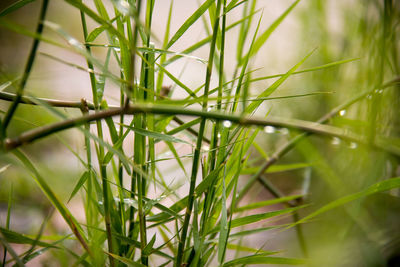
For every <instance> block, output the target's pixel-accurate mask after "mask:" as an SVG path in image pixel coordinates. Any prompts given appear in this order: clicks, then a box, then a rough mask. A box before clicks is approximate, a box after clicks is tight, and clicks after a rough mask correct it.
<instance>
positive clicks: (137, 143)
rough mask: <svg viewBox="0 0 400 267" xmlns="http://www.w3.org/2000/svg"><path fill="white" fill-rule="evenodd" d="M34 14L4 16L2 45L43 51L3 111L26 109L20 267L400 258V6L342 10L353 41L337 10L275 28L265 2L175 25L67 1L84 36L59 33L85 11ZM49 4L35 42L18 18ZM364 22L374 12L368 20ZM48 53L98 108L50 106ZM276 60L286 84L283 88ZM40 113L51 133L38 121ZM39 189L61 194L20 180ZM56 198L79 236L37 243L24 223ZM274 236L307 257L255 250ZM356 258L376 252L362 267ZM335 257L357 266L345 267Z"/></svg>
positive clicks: (14, 204) (12, 253)
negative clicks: (45, 69) (280, 48)
mask: <svg viewBox="0 0 400 267" xmlns="http://www.w3.org/2000/svg"><path fill="white" fill-rule="evenodd" d="M32 2H34V1H31V0H20V1H16V2H15V3H13V4H11V5H9V6H7V7H4V8H3V9H2V10H0V29H1V30H2V31H3V30H4V31H8V32H10V31H11V32H14V33H17V34H18V35H22V36H24V37H25V38H26V37H29V38H31V39H33V40H31V41H32V42H33V43H32V47H31V49H30V52H29V54H28V56H27V59H26V63H25V68H24V69H23V70H20V69H17V70H14V72H16V73H18V75H17V76H18V77H19V75H20V73H21V74H22V76H21V78H16V77H12V76H13V75H12V74H11V73H12V72H11V71H8V72H9V73H4V74H3V68H4V66H3V65H1V66H0V67H1V73H0V74H1V75H0V99H1V101H2V102H3V101H8V102H9V103H10V105H9V106H6V105H2V106H1V107H0V109H1V113H2V114H4V115H2V117H1V119H0V133H1V135H0V139H1V140H0V145H1V155H0V163H1V167H0V174H1V177H0V185H1V186H0V201H2V202H0V204H2V203H3V202H4V203H6V202H7V212H6V216H5V218H6V220H5V221H4V222H5V223H4V225H3V222H1V223H2V225H1V226H0V243H1V244H2V246H3V248H4V249H3V250H2V252H3V257H2V262H3V266H5V265H6V264H11V265H13V264H15V265H17V266H24V264H29V263H30V261H32V260H34V259H38V258H41V257H40V255H42V254H45V255H46V257H43V261H46V260H49V261H51V262H52V263H54V262H58V263H59V264H60V265H61V266H72V265H73V266H77V265H84V266H106V265H108V266H112V267H114V266H172V265H174V266H176V267H181V266H216V265H219V266H245V265H249V264H258V265H269V264H274V265H276V264H283V265H304V264H309V265H310V266H337V265H338V264H339V263H340V264H342V263H343V262H344V264H345V265H346V264H348V266H383V265H386V264H390V262H391V259H392V258H394V257H395V256H396V255H395V254H396V252H397V253H398V250H399V247H390V245H391V244H393V240H396V238H397V239H398V237H399V236H400V233H399V232H398V229H397V228H396V225H397V224H396V222H397V221H398V218H399V217H398V216H399V215H398V214H396V213H395V212H394V211H395V207H396V205H397V203H398V202H399V188H400V182H399V181H400V180H399V179H400V178H393V177H397V176H398V173H397V170H398V168H399V155H400V139H399V129H398V125H399V124H398V123H399V118H400V116H398V115H400V114H399V112H398V108H397V107H398V104H399V99H400V98H399V96H400V95H399V91H398V89H399V81H400V80H399V75H400V68H399V67H398V62H399V55H400V54H399V53H398V48H399V41H398V36H397V33H398V25H400V24H399V18H400V14H399V13H400V11H399V10H400V7H399V5H398V3H395V2H394V1H391V0H382V1H378V0H374V1H372V0H371V1H368V3H365V4H362V3H358V2H357V1H356V3H347V4H346V5H344V6H342V5H341V4H337V5H338V6H336V7H334V8H336V9H337V10H339V11H343V14H344V15H343V17H344V18H337V19H342V22H343V24H344V26H336V27H342V28H340V30H341V34H339V35H338V34H337V33H336V34H335V29H332V28H331V26H329V25H328V24H329V23H328V22H329V20H328V10H329V8H332V7H331V6H329V4H328V2H330V1H321V0H310V1H309V2H307V3H305V2H306V1H300V0H295V1H291V2H290V3H288V4H287V5H286V4H280V5H283V6H282V10H281V13H279V14H274V16H273V17H272V18H269V13H268V15H267V14H266V13H267V11H266V10H264V11H263V12H260V9H258V8H259V7H261V6H260V3H258V2H257V1H256V0H245V1H238V0H231V1H227V0H217V1H212V0H206V1H202V2H201V3H199V5H198V7H197V8H195V9H194V10H193V11H192V13H190V14H180V13H176V9H178V8H181V7H180V6H178V5H177V4H176V2H173V1H171V3H170V4H169V3H168V6H169V9H168V11H167V12H165V10H162V8H160V7H159V6H158V5H160V4H161V3H162V1H155V0H148V1H141V0H136V1H134V0H115V1H114V0H113V1H111V3H110V5H108V4H109V3H108V2H107V3H106V2H103V1H101V0H93V1H92V2H90V4H89V3H88V2H87V1H85V3H84V2H83V1H82V0H65V1H64V2H63V3H62V4H60V5H66V6H67V7H68V10H72V12H75V13H76V14H75V15H77V14H80V26H79V31H75V30H76V29H75V30H72V29H71V27H69V26H70V25H67V23H66V22H65V21H64V22H63V21H62V20H58V18H57V17H58V16H61V15H62V16H67V17H68V20H69V16H71V18H72V17H73V16H75V15H73V14H72V13H66V15H65V14H64V13H62V14H60V10H59V9H56V8H55V7H54V6H53V7H52V6H50V7H48V3H49V1H48V0H43V1H36V3H32ZM259 2H261V1H259ZM338 2H340V1H338ZM28 4H29V5H28ZM163 4H165V3H163ZM263 4H264V3H263ZM33 5H41V8H40V11H39V16H38V19H37V21H36V24H37V26H36V30H34V31H33V30H32V29H31V27H29V26H23V25H21V24H20V22H18V16H17V15H18V13H19V12H22V11H23V10H24V9H28V8H30V7H31V6H33ZM267 5H268V4H267ZM266 8H268V6H266ZM358 8H359V9H361V8H363V10H362V11H363V12H365V14H359V16H353V15H352V11H353V10H356V9H358ZM349 10H350V11H349ZM68 12H70V11H68ZM178 12H182V11H178ZM346 12H349V14H347V13H346ZM360 12H361V11H360ZM31 13H34V12H31ZM238 13H241V15H240V17H238V15H237V14H238ZM294 13H295V14H297V16H298V17H297V19H296V25H297V28H296V29H297V30H298V31H299V32H298V34H300V36H301V37H300V40H301V44H299V45H298V47H296V50H295V52H296V53H295V56H294V58H292V57H291V58H290V59H287V60H285V59H284V57H282V59H279V60H277V62H274V61H273V59H272V58H273V56H272V55H273V53H275V52H274V51H273V47H272V46H271V43H273V41H274V40H273V39H274V38H273V37H275V36H278V34H279V33H280V30H281V29H282V31H284V30H285V28H284V27H285V23H286V21H287V20H288V19H295V17H296V16H295V14H294ZM49 14H50V15H49ZM162 14H165V15H166V23H165V25H163V28H164V29H163V30H164V32H163V33H162V36H158V35H159V29H156V28H155V27H158V26H159V25H156V23H155V22H156V20H157V23H159V24H160V22H159V17H160V18H162V16H161V15H162ZM182 15H184V19H182V20H181V21H182V23H181V24H180V25H178V26H176V25H175V21H177V18H178V16H182ZM266 17H267V18H268V19H270V22H269V23H268V25H264V24H265V23H264V19H265V18H266ZM71 20H72V19H71ZM232 21H233V22H232ZM162 23H163V22H161V24H162ZM200 23H202V24H203V28H204V32H202V33H201V34H202V35H200V38H199V40H200V41H198V40H196V38H197V36H198V33H196V31H197V29H198V27H199V25H200ZM350 25H358V26H357V27H353V26H350ZM286 26H287V25H286ZM233 29H236V30H237V32H236V33H233V32H234V31H233ZM231 30H232V31H231ZM371 31H372V32H373V33H374V34H372V35H371V34H370V32H371ZM171 32H175V33H173V34H172V36H170V33H171ZM336 32H337V29H336ZM194 36H195V37H194ZM308 36H310V37H308ZM371 36H372V37H371ZM60 37H61V38H60ZM293 38H294V37H293ZM335 38H336V39H335ZM186 39H190V41H189V43H187V42H185V40H186ZM303 39H304V40H303ZM24 40H25V39H24ZM79 40H83V41H79ZM353 40H355V41H353ZM279 42H282V43H284V42H288V40H286V39H285V40H279ZM39 45H40V49H39ZM182 47H186V48H182ZM315 47H318V48H315ZM53 48H57V49H63V50H66V51H67V52H68V53H73V54H74V55H76V56H77V57H79V58H80V59H82V60H84V61H86V65H85V66H83V65H82V62H80V63H76V62H73V59H68V60H65V59H63V58H64V57H65V56H63V55H62V54H59V53H57V52H54V51H53V50H52V49H53ZM18 49H19V47H18ZM177 50H179V51H177ZM38 51H40V52H38ZM57 51H58V50H57ZM204 51H205V52H204ZM271 51H272V52H271ZM310 51H311V52H310ZM266 54H268V56H265V55H266ZM288 54H289V53H288ZM0 55H1V54H0ZM199 55H201V56H199ZM38 56H44V57H45V58H47V59H52V60H53V61H52V64H62V66H64V67H67V68H71V69H76V70H78V71H81V72H82V73H85V74H86V75H87V76H88V81H89V83H88V84H87V86H89V85H90V87H91V88H84V89H85V90H87V92H91V99H90V100H86V99H85V98H84V95H86V94H85V93H86V92H81V97H82V98H81V99H80V100H76V101H66V100H64V99H59V98H62V97H63V96H62V95H61V93H60V95H59V96H58V94H59V92H58V93H54V95H55V98H56V99H48V98H42V97H36V96H37V95H39V94H41V93H42V91H38V92H36V91H35V89H36V87H35V86H32V87H30V84H29V83H27V82H28V81H29V80H30V79H32V78H33V77H35V75H31V74H35V73H34V70H35V69H36V68H40V66H39V64H40V63H41V62H39V61H38V59H37V58H38ZM275 56H276V55H275ZM269 57H270V58H271V60H270V58H269ZM276 57H277V56H276ZM39 58H40V57H39ZM205 58H206V59H205ZM266 58H267V59H268V62H266V61H265V59H266ZM185 60H186V62H187V64H192V63H193V64H198V65H193V66H197V67H199V68H200V69H201V72H200V71H197V70H195V71H196V72H198V73H194V74H192V76H191V77H196V79H198V80H199V82H198V83H199V84H196V81H192V80H193V79H190V80H188V79H186V78H185V76H184V75H185V74H186V72H188V71H189V70H190V69H191V67H183V70H182V73H179V71H178V70H179V68H180V67H179V66H180V65H179V63H180V62H182V61H185ZM24 61H25V59H24ZM259 62H262V63H261V64H262V65H261V66H259V65H258V64H260V63H259ZM275 63H277V64H278V65H280V66H285V70H284V71H283V72H278V74H268V73H265V70H264V69H263V68H265V69H268V70H269V69H271V68H270V67H271V65H272V64H275ZM35 64H36V65H35ZM46 75H48V76H46V77H49V76H51V73H50V72H49V74H46ZM43 77H44V76H43ZM43 79H46V78H43ZM271 79H275V80H272V81H271V82H269V80H271ZM168 82H171V83H172V85H169V84H168ZM43 84H46V83H43ZM288 88H294V90H295V91H290V90H289V89H288ZM304 88H306V90H305V89H304ZM3 90H4V91H3ZM6 90H7V92H6ZM288 91H289V92H288ZM14 92H15V93H14ZM111 103H112V104H111ZM115 103H118V104H115ZM25 105H31V106H30V108H29V109H26V108H24V106H25ZM34 109H38V110H40V112H42V113H44V114H45V115H43V117H46V118H47V117H48V118H50V120H49V121H42V122H41V123H40V125H37V123H33V122H32V121H31V119H32V117H33V115H32V114H29V113H30V110H34ZM288 114H292V115H293V116H288ZM316 117H320V119H319V120H316V119H315V118H316ZM188 118H189V119H188ZM21 121H22V122H24V123H25V124H26V123H29V124H31V125H30V127H32V125H33V126H34V127H35V128H33V129H31V128H29V129H26V128H24V125H25V124H20V122H21ZM103 122H104V123H103ZM71 129H75V130H73V131H70V130H71ZM21 130H22V132H21ZM67 130H68V131H67ZM64 131H66V132H67V133H68V135H67V134H65V135H62V136H58V133H60V132H64ZM52 136H56V137H57V138H58V139H53V138H50V137H52ZM72 136H73V137H72ZM39 139H41V140H39ZM30 143H34V144H32V145H30ZM60 143H61V144H62V145H63V146H65V147H66V148H67V150H68V153H71V154H68V155H69V157H71V155H72V157H73V159H74V162H76V164H75V165H74V166H75V167H76V165H77V164H79V168H78V169H79V170H77V171H75V172H74V175H72V176H73V177H65V176H69V175H67V174H63V173H62V172H63V171H62V169H61V165H62V164H61V163H62V162H61V163H59V162H57V163H56V164H54V160H53V159H52V156H53V155H61V154H62V152H60V153H59V151H58V150H62V149H60V147H61V145H60ZM47 149H52V151H53V152H52V153H53V154H52V155H48V154H47V153H48V152H47V151H46V150H47ZM289 152H290V153H289ZM47 165H51V166H47ZM53 165H54V166H53ZM48 169H52V171H51V172H50V171H46V170H48ZM53 170H54V171H53ZM54 173H56V175H54ZM57 173H59V175H57ZM27 174H29V176H30V177H31V178H33V181H34V182H35V183H36V185H37V186H38V188H39V189H40V191H41V192H42V193H43V196H37V195H36V193H35V192H36V191H32V190H30V188H28V185H29V183H25V184H23V183H22V184H18V183H17V182H16V181H18V180H17V179H16V177H18V179H26V178H24V177H25V176H26V175H27ZM68 174H69V172H68ZM249 175H250V177H249ZM14 180H16V181H14ZM10 184H11V186H9V185H10ZM56 184H58V185H59V187H61V188H63V190H62V191H61V190H59V187H57V186H55V185H56ZM255 184H257V185H258V186H255ZM5 188H12V190H9V189H5ZM27 188H28V189H27ZM257 190H258V191H257ZM30 191H32V192H30ZM28 192H29V193H28ZM258 193H260V194H258ZM4 196H6V197H4ZM79 197H80V198H79ZM370 198H373V199H374V198H376V199H378V200H379V201H377V202H379V203H380V201H384V200H382V199H390V200H391V202H393V203H391V204H390V205H386V206H385V207H384V211H383V212H384V213H385V214H386V215H388V219H387V220H382V219H381V220H378V222H377V220H376V218H375V217H374V216H377V215H376V214H379V212H382V210H381V208H382V207H381V206H379V205H372V204H369V203H370V202H369V199H370ZM3 199H6V200H3ZM38 199H40V201H41V202H40V205H37V206H39V209H40V210H41V211H42V212H43V213H44V212H45V211H47V213H46V214H49V210H55V211H56V212H55V213H56V214H59V215H61V218H62V219H63V220H64V222H65V223H66V225H64V226H61V227H58V226H56V225H55V222H54V221H55V219H54V218H52V216H50V217H47V216H46V218H45V219H44V220H43V223H42V227H41V228H40V229H39V231H37V230H35V229H34V230H33V231H34V232H35V234H33V235H32V234H31V232H32V229H18V226H16V227H15V228H16V229H14V226H13V220H14V217H13V214H14V213H15V214H16V213H17V211H18V209H19V207H20V206H22V205H26V204H27V202H28V201H32V202H33V203H35V204H36V203H39V200H38ZM27 200H28V201H27ZM77 206H78V207H79V209H80V210H82V214H78V213H77V212H76V207H77ZM4 210H5V209H4ZM310 210H311V211H310ZM51 214H52V213H51ZM26 216H27V217H28V216H30V214H27V215H26ZM377 217H379V216H377ZM311 219H313V220H311ZM16 225H17V224H16ZM292 227H293V230H294V231H293V233H292V232H290V230H289V229H290V228H292ZM354 229H357V230H356V231H354ZM25 231H27V232H29V234H26V233H24V232H25ZM271 232H274V234H275V235H278V236H279V235H281V234H283V235H286V238H288V240H289V242H287V244H284V246H283V247H282V248H277V247H275V246H272V245H269V244H268V243H273V242H267V244H266V246H271V248H272V249H270V247H267V248H264V245H265V244H264V245H260V244H257V243H256V242H254V244H253V240H255V239H253V238H254V236H256V234H257V235H259V236H261V235H262V237H263V238H264V237H265V239H266V240H268V241H269V239H270V238H271V235H269V233H271ZM375 232H378V233H379V234H374V233H375ZM277 243H278V244H279V245H281V244H282V243H283V242H277ZM353 243H356V244H357V243H360V244H361V243H362V244H365V245H364V246H363V249H362V251H360V252H359V251H357V253H354V254H355V256H353V255H350V254H351V253H349V252H348V251H351V252H353V251H356V250H357V249H358V248H357V247H354V245H353ZM16 244H18V246H17V245H16ZM341 244H343V246H342V245H341ZM17 248H18V249H17ZM21 249H23V251H22V252H21ZM272 254H274V255H272ZM275 254H277V255H275ZM332 257H333V258H335V259H337V260H339V259H340V260H342V261H343V262H336V261H335V260H334V261H333V262H327V260H326V259H329V258H332ZM346 266H347V265H346Z"/></svg>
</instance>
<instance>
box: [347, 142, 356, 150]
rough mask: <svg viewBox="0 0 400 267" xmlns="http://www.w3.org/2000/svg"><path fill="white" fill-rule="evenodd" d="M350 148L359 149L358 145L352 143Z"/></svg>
mask: <svg viewBox="0 0 400 267" xmlns="http://www.w3.org/2000/svg"><path fill="white" fill-rule="evenodd" d="M349 148H351V149H356V148H357V143H355V142H351V143H350V145H349Z"/></svg>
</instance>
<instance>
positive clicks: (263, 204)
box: [234, 195, 302, 212]
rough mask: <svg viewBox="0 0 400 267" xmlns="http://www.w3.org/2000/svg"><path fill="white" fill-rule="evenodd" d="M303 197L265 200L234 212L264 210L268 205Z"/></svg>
mask: <svg viewBox="0 0 400 267" xmlns="http://www.w3.org/2000/svg"><path fill="white" fill-rule="evenodd" d="M301 197H302V195H295V196H288V197H281V198H274V199H270V200H265V201H260V202H256V203H252V204H249V205H246V206H242V207H239V208H236V209H235V210H234V211H235V212H242V211H246V210H252V209H258V208H262V207H265V206H268V205H274V204H278V203H285V202H288V201H291V200H294V199H298V198H301Z"/></svg>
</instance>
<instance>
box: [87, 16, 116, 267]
mask: <svg viewBox="0 0 400 267" xmlns="http://www.w3.org/2000/svg"><path fill="white" fill-rule="evenodd" d="M80 14H81V23H82V29H83V36H84V38H85V40H86V39H87V36H88V31H87V24H86V18H85V14H84V13H83V11H81V13H80ZM86 50H87V52H88V53H89V54H91V49H90V46H88V45H86ZM86 62H87V65H88V68H89V69H90V70H92V71H90V72H89V77H90V84H91V88H92V95H93V103H94V107H95V110H96V111H97V110H98V109H99V108H100V107H99V99H98V95H97V83H96V77H95V75H94V67H93V64H92V63H91V62H90V61H89V60H86ZM96 124H97V135H98V137H99V138H100V139H103V130H102V125H101V121H99V120H97V121H96ZM97 158H98V161H99V166H100V175H101V179H102V193H103V203H104V222H105V226H106V233H107V244H108V251H109V253H111V254H113V253H114V249H113V242H112V234H111V215H110V199H109V196H108V191H109V190H108V184H107V166H106V165H104V164H103V159H104V147H103V146H99V149H98V151H97ZM108 258H109V260H110V266H111V267H114V266H115V261H114V258H113V257H112V256H111V255H109V257H108Z"/></svg>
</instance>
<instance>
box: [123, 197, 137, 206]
mask: <svg viewBox="0 0 400 267" xmlns="http://www.w3.org/2000/svg"><path fill="white" fill-rule="evenodd" d="M124 203H125V204H127V205H130V206H133V204H135V200H133V199H132V198H124Z"/></svg>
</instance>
